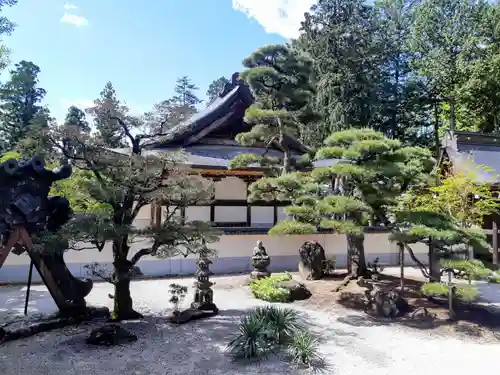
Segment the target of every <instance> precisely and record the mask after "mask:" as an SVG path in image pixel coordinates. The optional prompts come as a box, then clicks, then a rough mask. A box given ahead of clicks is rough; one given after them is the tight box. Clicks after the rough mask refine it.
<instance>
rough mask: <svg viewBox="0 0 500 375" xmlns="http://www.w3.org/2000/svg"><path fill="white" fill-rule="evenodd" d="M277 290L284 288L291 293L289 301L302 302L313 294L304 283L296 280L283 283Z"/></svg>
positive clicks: (279, 284)
mask: <svg viewBox="0 0 500 375" xmlns="http://www.w3.org/2000/svg"><path fill="white" fill-rule="evenodd" d="M276 287H277V288H283V289H286V290H288V292H289V301H290V302H293V301H302V300H305V299H308V298H309V297H311V295H312V294H311V292H310V291H309V289H307V288H306V286H305V285H304V284H302V283H299V282H298V281H296V280H286V281H281V282H279V283H278V284H277V285H276Z"/></svg>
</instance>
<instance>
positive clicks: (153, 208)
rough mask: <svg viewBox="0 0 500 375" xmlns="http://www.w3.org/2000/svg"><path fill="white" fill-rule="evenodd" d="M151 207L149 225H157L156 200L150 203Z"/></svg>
mask: <svg viewBox="0 0 500 375" xmlns="http://www.w3.org/2000/svg"><path fill="white" fill-rule="evenodd" d="M149 208H150V210H151V213H150V218H149V225H150V226H152V227H153V226H154V225H155V217H156V202H154V201H153V202H151V204H150V205H149Z"/></svg>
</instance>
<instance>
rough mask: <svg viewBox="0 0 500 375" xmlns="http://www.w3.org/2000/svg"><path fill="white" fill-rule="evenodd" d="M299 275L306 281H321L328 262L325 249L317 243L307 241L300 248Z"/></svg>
mask: <svg viewBox="0 0 500 375" xmlns="http://www.w3.org/2000/svg"><path fill="white" fill-rule="evenodd" d="M299 256H300V262H299V273H300V276H301V277H302V279H304V280H320V279H321V278H322V277H323V265H324V263H325V262H326V256H325V249H323V246H321V245H320V244H319V243H318V242H316V241H306V242H304V244H303V245H302V246H301V247H300V248H299Z"/></svg>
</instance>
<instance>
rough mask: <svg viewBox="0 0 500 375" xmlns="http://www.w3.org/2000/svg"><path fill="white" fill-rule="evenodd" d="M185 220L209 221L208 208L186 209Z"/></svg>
mask: <svg viewBox="0 0 500 375" xmlns="http://www.w3.org/2000/svg"><path fill="white" fill-rule="evenodd" d="M186 220H187V221H193V220H200V221H210V206H189V207H186Z"/></svg>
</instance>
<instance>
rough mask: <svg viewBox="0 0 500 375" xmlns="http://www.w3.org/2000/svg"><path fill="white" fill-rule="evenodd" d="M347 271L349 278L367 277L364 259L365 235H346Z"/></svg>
mask: <svg viewBox="0 0 500 375" xmlns="http://www.w3.org/2000/svg"><path fill="white" fill-rule="evenodd" d="M346 237H347V271H348V272H349V275H350V276H351V278H358V277H361V276H367V275H368V269H367V268H366V259H365V246H364V244H365V235H364V234H363V233H361V234H359V233H347V234H346Z"/></svg>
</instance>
